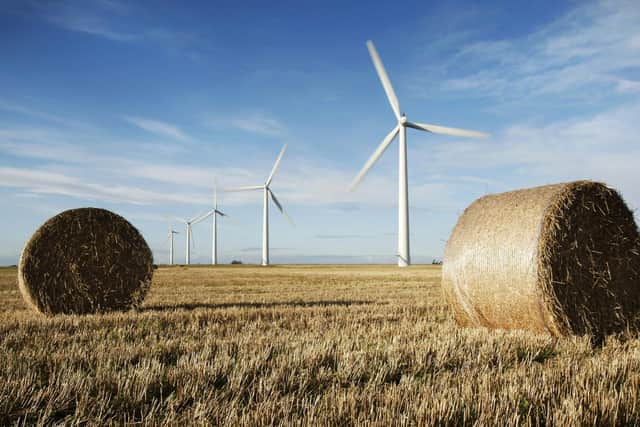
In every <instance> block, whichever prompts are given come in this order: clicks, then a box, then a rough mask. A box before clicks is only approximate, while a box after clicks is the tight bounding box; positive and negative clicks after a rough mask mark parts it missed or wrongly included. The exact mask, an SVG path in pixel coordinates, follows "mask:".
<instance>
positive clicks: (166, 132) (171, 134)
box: [124, 116, 191, 141]
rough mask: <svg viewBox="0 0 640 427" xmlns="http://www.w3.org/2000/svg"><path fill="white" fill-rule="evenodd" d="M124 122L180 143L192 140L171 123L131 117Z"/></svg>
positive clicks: (125, 118)
mask: <svg viewBox="0 0 640 427" xmlns="http://www.w3.org/2000/svg"><path fill="white" fill-rule="evenodd" d="M124 120H126V121H127V122H129V123H131V124H132V125H134V126H137V127H139V128H140V129H143V130H145V131H147V132H151V133H153V134H155V135H158V136H162V137H165V138H172V139H177V140H179V141H189V140H190V139H191V138H189V136H188V135H187V134H186V133H184V132H183V131H182V130H181V129H180V128H178V127H177V126H176V125H173V124H171V123H167V122H163V121H160V120H153V119H146V118H142V117H131V116H127V117H124Z"/></svg>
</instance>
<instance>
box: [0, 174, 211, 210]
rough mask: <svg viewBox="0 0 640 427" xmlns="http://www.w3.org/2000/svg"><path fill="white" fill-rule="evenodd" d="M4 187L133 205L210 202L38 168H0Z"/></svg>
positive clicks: (183, 195) (179, 194) (178, 194)
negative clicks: (109, 183)
mask: <svg viewBox="0 0 640 427" xmlns="http://www.w3.org/2000/svg"><path fill="white" fill-rule="evenodd" d="M0 186H3V187H10V188H20V189H23V190H26V191H29V192H31V193H35V194H55V195H62V196H69V197H75V198H79V199H84V200H99V201H108V202H123V203H132V204H154V203H190V204H206V203H207V200H206V199H205V198H201V197H198V196H194V195H192V194H182V193H165V192H157V191H150V190H146V189H142V188H138V187H133V186H126V185H118V184H113V185H108V184H99V183H93V182H87V180H86V179H83V178H81V177H75V176H69V175H65V174H62V173H57V172H51V171H47V170H43V169H38V168H14V167H0Z"/></svg>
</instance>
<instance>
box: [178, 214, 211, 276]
mask: <svg viewBox="0 0 640 427" xmlns="http://www.w3.org/2000/svg"><path fill="white" fill-rule="evenodd" d="M209 215H211V213H210V212H207V213H205V214H202V215H198V216H196V217H193V218H192V219H190V220H187V219H184V218H176V220H178V221H180V222H183V223H184V224H185V225H186V226H187V252H186V255H185V264H187V265H189V264H191V240H192V239H193V232H192V231H191V228H192V227H193V226H194V225H196V224H197V223H199V222H201V221H204V220H205V219H206V218H207V217H208V216H209Z"/></svg>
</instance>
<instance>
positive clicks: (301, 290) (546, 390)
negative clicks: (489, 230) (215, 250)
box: [0, 266, 640, 426]
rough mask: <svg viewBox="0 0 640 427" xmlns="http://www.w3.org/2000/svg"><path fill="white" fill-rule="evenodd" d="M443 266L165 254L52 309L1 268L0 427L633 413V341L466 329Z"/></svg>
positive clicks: (628, 420)
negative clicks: (150, 268) (255, 261)
mask: <svg viewBox="0 0 640 427" xmlns="http://www.w3.org/2000/svg"><path fill="white" fill-rule="evenodd" d="M440 272H441V270H440V267H438V266H433V267H432V266H414V267H410V268H407V269H398V268H397V267H393V266H273V267H267V268H262V267H254V266H224V267H218V268H215V269H214V268H211V267H190V268H185V267H171V268H169V267H162V268H160V269H158V270H156V273H155V276H154V283H153V286H152V290H151V292H150V294H149V295H148V296H147V298H146V300H145V303H144V305H143V307H142V308H141V309H140V310H139V311H138V312H134V311H132V312H128V313H120V314H107V315H92V316H55V317H45V316H42V315H39V314H37V313H35V312H31V311H29V310H27V309H26V306H25V305H24V303H23V301H22V297H21V295H20V293H19V291H18V287H17V284H16V282H17V272H16V269H15V268H5V269H0V425H11V424H20V425H22V424H74V423H78V424H86V425H96V424H122V423H130V424H149V425H157V424H164V425H181V424H182V425H183V424H198V425H200V424H204V425H209V424H210V425H248V426H259V425H354V424H356V425H358V424H362V425H364V424H366V425H380V426H388V425H431V424H436V425H462V424H468V425H472V424H476V425H541V424H546V425H549V424H553V425H593V424H597V425H603V424H604V425H628V424H631V425H633V424H636V425H637V424H640V407H639V396H640V344H639V342H638V340H637V339H635V338H632V337H629V336H619V337H611V338H609V339H608V340H607V341H606V342H605V343H604V344H603V345H600V346H594V345H592V344H591V343H590V342H589V340H588V339H586V338H567V339H562V340H559V341H558V342H555V341H554V340H552V339H551V338H550V337H548V336H544V335H533V334H529V333H526V332H505V331H489V330H485V329H459V328H457V327H456V325H455V323H454V322H453V320H452V318H451V315H450V313H449V310H448V308H447V306H446V304H445V302H444V301H443V299H442V295H441V291H440Z"/></svg>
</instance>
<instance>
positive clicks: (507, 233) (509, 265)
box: [442, 181, 640, 337]
mask: <svg viewBox="0 0 640 427" xmlns="http://www.w3.org/2000/svg"><path fill="white" fill-rule="evenodd" d="M442 286H443V290H444V294H445V297H446V299H447V301H448V302H449V304H450V306H451V307H452V309H453V313H454V317H455V319H456V321H457V322H458V324H460V325H462V326H485V327H489V328H503V329H528V330H532V331H535V332H548V333H551V334H552V335H555V336H563V335H585V334H589V335H594V336H597V337H603V336H606V335H608V334H611V333H615V332H619V331H622V330H625V329H626V328H631V329H634V330H635V329H637V327H638V314H639V312H640V236H639V234H638V229H637V226H636V223H635V221H634V219H633V214H632V212H631V211H630V210H629V208H628V207H627V205H626V204H625V202H624V200H623V199H622V197H621V196H620V195H619V194H618V193H617V192H616V191H615V190H613V189H611V188H609V187H607V186H606V185H604V184H601V183H597V182H591V181H577V182H570V183H563V184H555V185H547V186H543V187H536V188H531V189H525V190H518V191H512V192H508V193H502V194H494V195H488V196H485V197H481V198H480V199H478V200H476V201H475V202H473V203H472V204H471V205H470V206H469V207H468V208H467V209H466V210H465V211H464V213H463V214H462V215H461V216H460V218H459V219H458V223H457V224H456V226H455V228H454V230H453V232H452V234H451V237H450V238H449V241H448V242H447V247H446V249H445V254H444V264H443V271H442Z"/></svg>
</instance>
